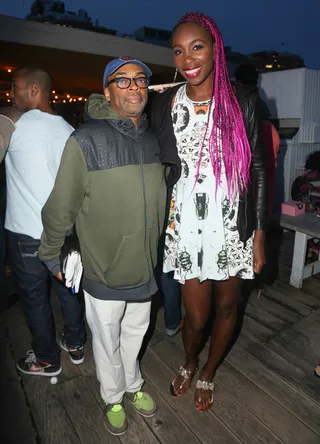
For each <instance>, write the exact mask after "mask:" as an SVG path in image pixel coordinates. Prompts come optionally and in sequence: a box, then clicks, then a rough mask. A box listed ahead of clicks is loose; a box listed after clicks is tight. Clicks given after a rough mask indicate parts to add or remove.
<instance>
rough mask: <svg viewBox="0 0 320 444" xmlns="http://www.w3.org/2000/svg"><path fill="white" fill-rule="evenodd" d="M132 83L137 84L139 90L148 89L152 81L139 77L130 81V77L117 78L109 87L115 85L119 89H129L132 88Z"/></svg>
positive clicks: (111, 81)
mask: <svg viewBox="0 0 320 444" xmlns="http://www.w3.org/2000/svg"><path fill="white" fill-rule="evenodd" d="M132 81H133V82H134V83H135V84H136V86H137V87H138V88H141V89H143V88H148V86H149V83H150V79H148V77H137V78H135V79H129V78H128V77H117V78H115V79H112V80H110V82H108V83H107V86H109V85H110V83H115V84H116V85H117V87H118V88H120V89H127V88H129V87H130V85H131V83H132Z"/></svg>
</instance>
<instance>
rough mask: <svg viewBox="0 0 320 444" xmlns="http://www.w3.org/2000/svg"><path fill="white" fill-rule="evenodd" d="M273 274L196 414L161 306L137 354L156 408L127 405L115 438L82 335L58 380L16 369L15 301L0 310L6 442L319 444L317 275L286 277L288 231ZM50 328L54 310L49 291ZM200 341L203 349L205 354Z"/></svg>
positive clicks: (178, 347) (25, 334)
mask: <svg viewBox="0 0 320 444" xmlns="http://www.w3.org/2000/svg"><path fill="white" fill-rule="evenodd" d="M286 243H287V246H286V248H284V249H283V251H286V253H282V255H281V260H280V262H281V264H282V265H281V268H280V273H279V278H278V280H277V281H276V282H275V283H274V284H273V286H272V287H271V288H270V289H269V290H268V292H267V294H266V295H265V296H263V297H261V298H260V299H257V298H256V296H255V295H252V296H251V297H250V299H249V302H248V304H247V306H246V312H245V316H244V319H243V327H242V331H241V334H240V336H239V339H238V341H237V342H236V344H235V346H234V347H233V349H232V351H231V352H230V354H229V355H228V357H227V358H226V360H225V362H224V363H223V364H222V365H221V367H220V368H219V370H218V373H217V376H216V391H215V403H214V407H213V409H212V410H211V411H209V412H206V413H202V414H199V413H197V412H196V411H195V409H194V407H193V393H192V391H190V392H189V393H187V394H186V395H185V396H184V397H183V398H181V399H175V398H172V397H171V396H170V394H169V390H168V388H169V383H170V381H171V380H172V379H173V377H174V375H175V372H176V371H177V369H178V367H179V365H180V364H181V363H183V348H182V342H181V335H180V334H179V335H177V336H176V337H175V338H174V339H168V338H167V337H166V336H165V334H164V325H163V312H162V310H161V309H160V311H159V313H158V318H157V324H156V328H155V331H154V334H153V336H152V339H151V341H150V343H149V346H148V348H147V350H146V352H145V355H144V357H143V360H142V370H143V374H144V377H145V380H146V389H147V390H148V391H149V392H150V393H151V394H152V395H153V396H154V398H155V399H156V401H157V403H158V406H159V413H158V414H157V415H156V416H155V417H154V418H152V419H150V420H148V419H144V418H142V417H140V416H139V415H137V414H136V413H135V412H134V411H132V409H131V408H130V407H129V406H128V409H127V414H128V419H129V429H128V432H127V434H126V435H123V436H122V437H120V438H116V437H113V436H111V435H110V434H109V433H108V432H107V430H106V429H105V427H104V424H103V413H102V403H101V399H100V395H99V388H98V384H97V381H96V377H95V369H94V363H93V358H92V349H91V344H90V340H88V342H87V344H86V347H85V353H86V359H85V362H84V363H83V364H82V365H80V366H74V365H73V364H72V363H71V362H70V361H69V358H68V357H67V356H66V354H65V353H63V354H62V366H63V373H62V374H61V375H60V377H59V382H58V384H57V385H55V386H52V385H50V382H49V378H38V377H24V376H23V377H21V378H20V376H19V375H18V373H17V371H16V369H15V364H14V362H15V360H16V359H17V358H18V357H20V356H21V355H23V354H24V352H25V351H26V350H27V349H28V348H30V334H29V331H28V329H27V326H26V324H25V321H24V318H23V315H22V313H21V311H20V309H19V306H18V305H15V306H13V307H11V308H10V309H9V310H8V311H7V312H6V313H4V314H3V315H2V318H1V341H0V346H1V401H2V409H1V431H2V437H1V438H2V440H1V442H2V443H5V444H9V443H10V444H16V443H17V444H18V443H24V444H35V443H37V444H39V443H41V444H79V443H81V444H100V443H101V444H102V443H103V444H115V443H117V444H120V443H122V444H156V443H158V444H159V443H161V444H177V443H178V444H180V443H181V444H201V443H203V444H240V443H242V444H263V443H268V444H278V443H279V444H280V443H287V444H296V443H299V444H319V443H320V379H319V378H316V377H315V376H314V375H313V369H314V367H315V365H316V364H317V362H318V361H319V358H320V280H318V279H316V278H310V279H308V280H306V281H305V282H304V285H303V289H302V291H298V290H296V289H294V288H292V287H290V286H289V285H288V273H289V269H290V267H289V264H290V248H291V247H292V237H290V236H288V237H287V238H286V239H285V242H284V244H286ZM53 306H54V312H55V318H56V324H57V329H58V330H59V328H61V323H62V322H61V315H60V311H59V308H58V304H57V301H56V300H55V299H53ZM205 353H206V349H205V350H204V352H203V354H202V356H203V358H204V357H205Z"/></svg>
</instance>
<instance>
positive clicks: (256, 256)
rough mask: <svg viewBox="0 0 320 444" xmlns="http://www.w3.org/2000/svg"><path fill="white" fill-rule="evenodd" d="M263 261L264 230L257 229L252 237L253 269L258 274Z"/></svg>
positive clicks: (263, 263) (264, 261)
mask: <svg viewBox="0 0 320 444" xmlns="http://www.w3.org/2000/svg"><path fill="white" fill-rule="evenodd" d="M265 263H266V258H265V251H264V231H262V230H257V231H256V232H255V234H254V239H253V271H254V272H255V273H256V274H260V273H261V271H262V269H263V267H264V265H265Z"/></svg>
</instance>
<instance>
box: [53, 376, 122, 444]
mask: <svg viewBox="0 0 320 444" xmlns="http://www.w3.org/2000/svg"><path fill="white" fill-rule="evenodd" d="M58 392H59V395H58V396H59V400H60V402H61V404H62V405H63V406H64V408H65V412H66V413H65V415H67V416H69V417H70V419H71V421H72V423H73V424H74V425H75V427H76V428H77V433H78V436H79V441H78V442H79V443H83V444H100V443H101V444H105V443H106V442H108V444H109V443H110V444H116V443H119V439H118V438H117V437H115V436H113V435H111V434H110V433H109V432H108V431H107V429H106V427H105V425H104V419H103V413H102V410H101V408H100V406H99V405H98V403H97V402H96V400H95V398H94V396H93V394H92V393H91V391H90V389H89V387H88V386H87V384H86V383H85V381H84V378H83V377H79V378H76V379H72V380H70V381H67V382H66V383H64V384H63V385H62V386H60V387H59V389H58ZM62 442H63V441H62Z"/></svg>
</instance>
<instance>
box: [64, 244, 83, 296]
mask: <svg viewBox="0 0 320 444" xmlns="http://www.w3.org/2000/svg"><path fill="white" fill-rule="evenodd" d="M62 271H63V273H64V277H65V285H66V287H68V288H71V289H72V292H73V293H78V291H79V287H80V281H81V277H82V271H83V266H82V262H81V256H80V253H78V252H77V251H72V252H71V253H69V254H68V255H67V256H66V257H65V259H64V262H63V270H62Z"/></svg>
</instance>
